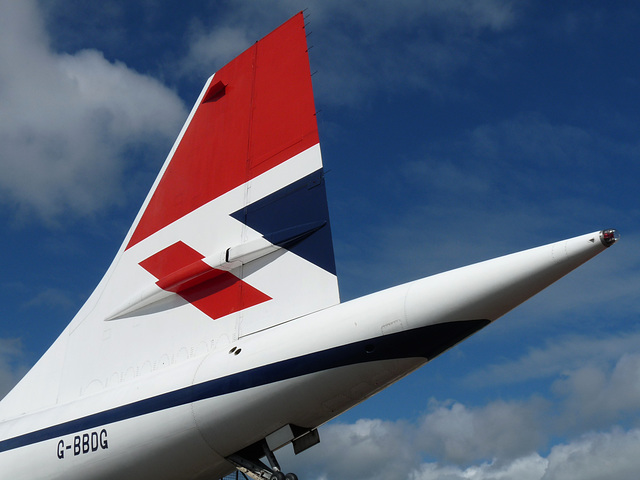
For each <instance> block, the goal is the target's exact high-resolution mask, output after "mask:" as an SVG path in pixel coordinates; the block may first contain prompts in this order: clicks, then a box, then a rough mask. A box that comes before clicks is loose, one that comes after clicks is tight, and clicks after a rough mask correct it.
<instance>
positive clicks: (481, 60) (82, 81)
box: [0, 0, 640, 480]
mask: <svg viewBox="0 0 640 480" xmlns="http://www.w3.org/2000/svg"><path fill="white" fill-rule="evenodd" d="M303 8H308V10H307V13H308V14H309V15H310V17H309V21H310V25H309V26H308V31H310V32H311V34H310V36H309V44H310V45H312V46H313V48H312V49H311V50H310V57H311V68H312V71H314V72H317V73H315V74H314V75H313V82H314V89H315V94H316V106H317V109H318V110H319V114H318V121H319V128H320V137H321V144H322V149H323V157H324V163H325V168H326V169H327V170H328V171H329V173H328V176H327V189H328V194H329V207H330V212H331V219H332V229H333V235H334V244H335V250H336V260H337V266H338V275H339V280H340V286H341V292H342V297H343V299H350V298H354V297H357V296H360V295H362V294H365V293H370V292H373V291H376V290H379V289H381V288H385V287H387V286H391V285H394V284H397V283H401V282H405V281H409V280H413V279H415V278H419V277H422V276H426V275H430V274H433V273H437V272H439V271H443V270H447V269H450V268H454V267H458V266H461V265H464V264H468V263H472V262H475V261H479V260H484V259H487V258H490V257H493V256H498V255H502V254H506V253H511V252H513V251H517V250H521V249H525V248H529V247H533V246H537V245H540V244H544V243H548V242H552V241H555V240H560V239H563V238H566V237H571V236H574V235H579V234H582V233H587V232H591V231H594V230H598V229H601V228H607V227H615V228H617V229H619V230H620V232H621V233H622V240H621V242H620V243H619V244H618V245H616V246H615V248H612V249H611V250H609V251H607V252H605V253H604V254H602V255H601V256H599V257H597V258H596V259H594V260H593V261H591V262H590V263H589V264H587V265H585V266H584V267H582V268H581V269H579V270H578V271H576V272H574V273H572V274H571V275H569V276H568V277H567V278H565V279H563V280H561V281H560V282H559V283H558V284H556V285H554V286H553V287H551V288H550V289H549V290H547V291H545V292H543V293H542V294H540V295H539V296H538V297H536V298H534V299H532V300H531V301H529V302H528V303H526V304H525V305H523V306H521V307H520V308H518V309H516V310H515V311H513V312H511V313H509V314H508V315H506V316H505V317H504V318H502V319H501V320H499V321H498V322H497V323H496V324H494V325H491V326H490V327H489V328H487V329H486V330H484V331H482V332H480V333H479V334H477V335H476V336H474V337H472V338H471V339H469V340H468V341H466V342H464V343H463V344H461V345H459V346H458V347H456V348H455V349H453V350H451V351H449V352H447V353H446V354H445V355H443V356H442V357H440V358H438V359H436V360H434V361H433V362H432V363H430V364H429V365H427V366H426V367H424V368H423V369H421V370H420V371H418V372H416V373H414V374H413V375H411V376H409V377H408V378H406V379H404V380H403V381H401V382H399V383H398V384H396V385H394V386H393V387H391V388H389V389H387V390H386V391H385V392H383V393H381V394H380V395H378V396H377V397H374V398H373V399H370V400H369V401H367V402H365V403H363V404H362V405H361V406H359V407H357V408H355V409H353V410H352V411H350V412H348V413H347V414H345V415H343V416H342V417H340V418H339V419H337V420H336V421H334V422H332V423H330V424H329V425H327V426H325V427H324V428H323V429H322V431H321V437H322V443H321V444H320V445H319V446H316V447H314V448H313V449H311V450H309V451H308V452H305V453H304V454H303V455H300V456H298V457H295V458H294V457H293V455H287V454H283V455H282V458H281V461H282V462H283V463H284V462H286V463H287V464H288V465H291V467H290V468H289V469H290V470H294V471H296V472H298V473H299V474H300V476H301V478H306V479H309V480H313V479H326V480H340V479H346V478H349V479H365V478H367V479H378V478H380V479H382V478H385V479H386V478H394V479H396V478H397V479H405V478H406V479H411V480H431V479H436V478H438V479H462V478H465V479H473V480H486V479H507V478H518V479H525V480H527V479H542V478H544V479H572V478H580V479H604V478H617V479H627V478H628V479H631V478H634V479H635V478H637V471H638V469H639V468H640V459H639V458H638V455H637V452H638V451H640V422H639V421H638V418H639V415H638V414H639V413H640V325H639V324H638V314H639V313H640V301H639V300H638V292H639V291H640V273H639V266H640V253H639V252H640V249H639V248H638V246H639V243H640V201H639V195H638V190H637V186H636V184H637V182H638V178H640V166H639V162H638V160H637V159H638V156H639V153H640V143H639V141H638V134H637V132H638V130H639V129H640V63H639V62H638V61H637V53H636V46H637V45H638V44H640V31H639V30H638V28H637V25H638V24H639V22H640V7H635V6H634V5H633V4H632V3H629V2H615V1H614V2H607V3H606V5H605V4H604V3H602V2H589V1H587V2H577V1H564V2H532V1H529V2H527V1H518V2H516V1H506V0H505V1H502V0H479V1H470V0H469V1H468V0H451V1H435V0H433V1H432V0H427V1H422V2H413V1H409V0H401V1H396V2H388V1H382V0H374V1H370V2H343V1H338V0H328V1H320V0H307V1H305V2H298V1H294V0H287V1H281V2H250V1H236V2H160V1H152V0H146V1H137V2H135V1H134V2H125V1H106V2H81V1H79V0H65V1H62V0H50V1H43V2H34V1H31V0H24V1H21V2H13V1H10V0H0V206H1V208H0V228H1V235H2V249H0V304H1V305H2V307H1V310H0V395H3V394H4V393H6V392H7V391H8V389H9V388H10V387H11V386H12V385H13V384H14V383H15V382H16V381H17V380H18V379H19V378H20V376H21V375H22V374H24V373H25V372H26V370H27V369H28V368H29V367H30V366H31V365H32V364H33V363H34V362H35V361H36V360H37V359H38V358H39V356H40V355H41V354H42V353H43V352H44V350H45V349H46V348H47V347H48V346H49V345H50V343H51V342H52V341H53V340H54V339H55V337H56V336H57V335H58V334H59V333H60V332H61V331H62V329H63V328H64V326H65V325H66V324H67V322H68V321H69V320H70V319H71V318H72V316H73V315H74V314H75V312H76V311H77V309H78V308H79V307H80V306H81V305H82V303H83V302H84V300H85V299H86V298H87V297H88V296H89V294H90V293H91V291H92V290H93V288H94V287H95V285H96V284H97V283H98V281H99V280H100V278H101V276H102V274H103V273H104V271H105V270H106V268H107V266H108V265H109V263H110V261H111V259H112V257H113V255H114V254H115V252H116V250H117V249H118V247H119V245H120V243H121V241H122V239H123V238H124V235H125V234H126V231H127V229H128V228H129V225H130V223H131V221H132V220H133V217H134V216H135V213H136V212H137V210H138V208H139V206H140V204H141V203H142V200H143V199H144V196H145V195H146V192H147V191H148V188H149V187H150V185H151V183H152V181H153V179H154V178H155V175H156V173H157V171H158V170H159V168H160V166H161V164H162V162H163V160H164V158H165V156H166V154H167V152H168V150H169V148H170V146H171V144H172V142H173V140H174V138H175V136H176V135H177V132H178V131H179V129H180V127H181V125H182V123H183V122H184V120H185V118H186V115H187V112H188V110H189V109H190V108H191V105H192V103H193V102H194V101H195V99H196V97H197V95H198V93H199V92H200V89H201V87H202V84H203V83H204V81H205V80H206V78H207V77H208V76H209V75H210V74H211V73H212V72H215V71H216V69H218V68H219V67H221V66H222V65H224V63H226V62H227V61H228V60H230V59H231V58H233V57H234V56H236V55H237V54H238V53H240V52H241V51H242V50H244V49H245V48H246V47H248V46H249V45H251V44H252V43H253V42H254V41H255V40H257V39H259V38H261V37H262V36H264V35H266V34H267V33H269V32H270V31H271V30H272V29H273V28H275V27H276V26H278V25H279V24H281V23H283V22H284V21H285V20H287V19H288V18H290V17H291V16H292V15H294V14H295V13H296V12H298V11H299V10H301V9H303Z"/></svg>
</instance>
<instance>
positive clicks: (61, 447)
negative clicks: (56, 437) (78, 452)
mask: <svg viewBox="0 0 640 480" xmlns="http://www.w3.org/2000/svg"><path fill="white" fill-rule="evenodd" d="M58 458H60V459H63V458H64V440H60V441H59V442H58Z"/></svg>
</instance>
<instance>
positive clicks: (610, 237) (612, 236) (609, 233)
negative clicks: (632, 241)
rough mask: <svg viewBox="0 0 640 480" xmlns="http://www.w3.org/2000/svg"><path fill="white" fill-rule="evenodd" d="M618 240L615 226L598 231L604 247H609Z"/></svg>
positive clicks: (618, 235) (618, 233)
mask: <svg viewBox="0 0 640 480" xmlns="http://www.w3.org/2000/svg"><path fill="white" fill-rule="evenodd" d="M618 240H620V232H618V231H617V230H616V229H615V228H609V229H607V230H602V231H601V232H600V241H601V242H602V244H603V245H604V246H605V247H610V246H611V245H613V244H614V243H616V242H617V241H618Z"/></svg>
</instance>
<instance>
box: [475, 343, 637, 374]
mask: <svg viewBox="0 0 640 480" xmlns="http://www.w3.org/2000/svg"><path fill="white" fill-rule="evenodd" d="M622 352H628V353H640V332H635V331H630V332H629V331H626V332H622V333H619V334H617V335H609V336H606V337H600V338H593V337H586V336H579V335H571V336H566V337H564V338H562V339H555V340H553V341H548V342H547V343H546V345H545V346H544V347H538V348H531V349H530V350H529V351H528V352H527V353H526V354H525V355H523V356H521V357H520V358H518V359H517V360H514V361H507V362H504V363H500V364H494V365H491V366H489V367H487V368H486V369H484V370H482V371H475V372H471V373H470V374H469V375H468V376H467V377H466V379H465V381H466V382H468V383H469V384H470V385H472V386H479V385H485V386H487V385H488V386H494V385H501V384H502V385H503V384H509V383H522V382H526V381H529V380H532V379H541V378H555V377H558V376H559V375H562V374H565V375H570V374H571V373H572V372H576V371H579V370H580V369H581V368H585V367H586V366H595V367H600V368H602V367H605V368H606V369H607V370H609V368H610V367H609V366H610V365H612V364H614V363H617V362H619V361H620V360H621V358H620V355H621V354H622ZM623 358H624V357H623Z"/></svg>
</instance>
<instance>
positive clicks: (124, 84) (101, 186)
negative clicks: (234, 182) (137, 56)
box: [0, 0, 186, 221]
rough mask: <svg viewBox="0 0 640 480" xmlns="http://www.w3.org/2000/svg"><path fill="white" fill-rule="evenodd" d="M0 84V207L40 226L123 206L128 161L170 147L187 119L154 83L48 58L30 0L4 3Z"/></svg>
mask: <svg viewBox="0 0 640 480" xmlns="http://www.w3.org/2000/svg"><path fill="white" fill-rule="evenodd" d="M0 85H1V88H0V104H1V105H2V109H0V158H1V159H2V161H1V162H0V201H3V202H4V203H5V204H9V205H11V206H12V208H16V209H18V210H22V211H26V212H28V213H30V214H31V213H35V214H37V215H38V216H39V217H40V218H42V219H44V220H46V221H55V220H57V219H59V218H60V217H61V216H62V214H65V215H69V214H70V215H73V216H81V215H89V214H92V213H94V212H96V211H99V210H101V209H103V208H105V207H107V206H110V205H113V204H118V203H119V202H122V201H123V199H122V195H123V193H124V190H123V188H122V186H121V184H122V181H123V176H124V174H125V172H126V171H127V168H129V167H130V166H131V162H132V161H133V160H134V159H135V158H136V157H134V155H133V152H134V151H136V150H140V149H144V148H150V146H151V145H154V144H157V143H158V142H160V143H162V144H165V145H166V144H167V143H168V139H169V138H172V137H174V136H175V135H176V133H177V131H178V129H179V126H180V123H181V121H183V120H184V118H185V117H186V112H185V109H184V106H183V104H182V102H181V100H180V99H179V98H178V97H177V95H176V94H175V93H174V92H172V91H171V90H169V89H168V88H167V87H165V86H164V85H162V84H161V83H160V82H159V81H158V80H156V79H154V78H151V77H148V76H145V75H141V74H139V73H137V72H135V71H134V70H131V69H130V68H128V67H127V66H126V65H124V64H122V63H119V62H110V61H108V60H106V59H105V58H104V56H103V55H102V53H101V52H99V51H96V50H83V51H80V52H77V53H74V54H61V53H57V52H54V51H52V50H51V48H50V47H49V43H48V38H47V34H46V32H45V30H44V27H43V22H42V18H41V16H40V12H39V11H38V8H37V4H36V3H35V2H33V1H29V0H27V1H24V2H22V1H21V2H12V1H10V0H2V1H0ZM138 160H139V157H138Z"/></svg>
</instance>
